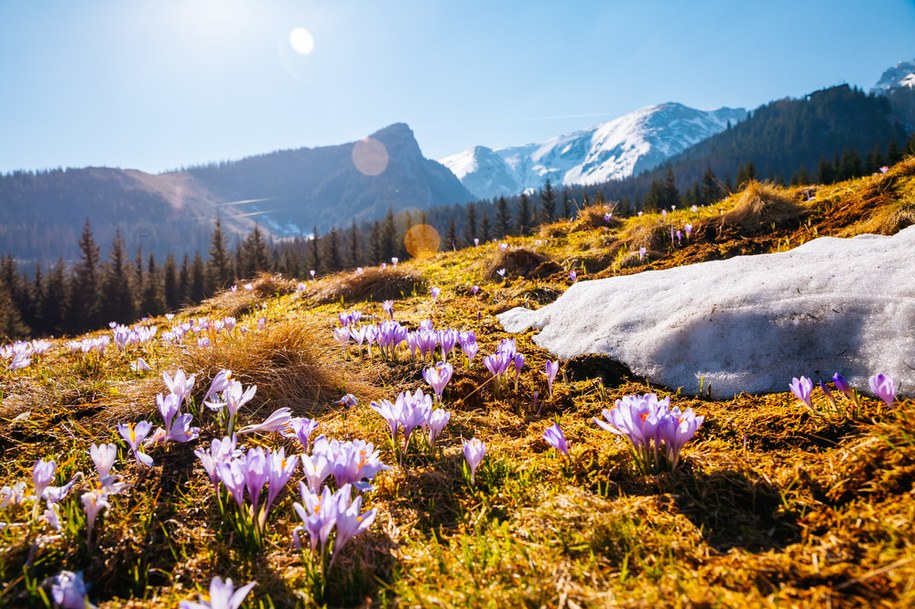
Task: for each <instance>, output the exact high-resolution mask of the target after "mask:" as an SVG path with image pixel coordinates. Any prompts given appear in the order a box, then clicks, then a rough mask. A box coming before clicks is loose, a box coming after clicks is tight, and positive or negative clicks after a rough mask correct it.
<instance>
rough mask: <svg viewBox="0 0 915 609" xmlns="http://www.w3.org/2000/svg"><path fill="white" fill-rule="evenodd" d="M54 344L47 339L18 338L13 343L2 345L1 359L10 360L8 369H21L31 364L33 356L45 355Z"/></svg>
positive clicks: (0, 350)
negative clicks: (23, 339)
mask: <svg viewBox="0 0 915 609" xmlns="http://www.w3.org/2000/svg"><path fill="white" fill-rule="evenodd" d="M52 346H54V344H53V343H52V342H50V341H47V340H41V339H35V340H32V341H22V340H17V341H16V342H14V343H13V344H11V345H3V346H2V347H0V359H5V360H7V361H8V362H9V363H8V364H7V365H6V369H7V370H21V369H23V368H27V367H28V366H29V365H31V363H32V358H34V357H38V356H41V355H44V354H45V353H47V352H48V351H49V350H50V349H51V347H52Z"/></svg>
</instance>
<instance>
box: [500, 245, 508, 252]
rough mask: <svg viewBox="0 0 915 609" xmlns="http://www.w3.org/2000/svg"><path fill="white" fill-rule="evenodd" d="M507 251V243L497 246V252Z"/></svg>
mask: <svg viewBox="0 0 915 609" xmlns="http://www.w3.org/2000/svg"><path fill="white" fill-rule="evenodd" d="M507 249H508V244H507V243H500V244H499V250H500V251H502V252H504V251H505V250H507Z"/></svg>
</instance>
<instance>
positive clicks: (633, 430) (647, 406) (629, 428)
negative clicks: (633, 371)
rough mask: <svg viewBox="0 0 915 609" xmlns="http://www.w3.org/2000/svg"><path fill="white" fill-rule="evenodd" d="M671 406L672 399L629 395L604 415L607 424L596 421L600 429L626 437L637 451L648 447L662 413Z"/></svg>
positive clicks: (653, 395)
mask: <svg viewBox="0 0 915 609" xmlns="http://www.w3.org/2000/svg"><path fill="white" fill-rule="evenodd" d="M669 405H670V398H664V399H663V400H660V401H659V400H658V396H657V395H655V394H653V393H648V394H645V395H627V396H624V397H623V398H622V399H621V400H617V401H616V405H615V406H614V407H613V408H612V409H610V410H607V409H606V408H605V409H604V410H603V412H602V414H603V416H604V419H606V421H607V422H604V421H601V420H599V419H594V422H595V423H597V424H598V425H599V426H600V427H602V428H604V429H606V430H607V431H609V432H610V433H614V434H617V435H620V436H624V437H626V438H628V439H629V441H630V442H632V445H633V446H634V447H635V449H636V450H637V451H641V450H642V449H645V448H647V447H648V445H649V443H650V441H651V439H652V437H653V436H654V434H655V431H656V430H657V427H658V424H659V423H660V416H659V414H660V412H661V411H662V409H663V410H666V409H667V408H668V406H669Z"/></svg>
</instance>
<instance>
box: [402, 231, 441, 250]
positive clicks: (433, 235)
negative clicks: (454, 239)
mask: <svg viewBox="0 0 915 609" xmlns="http://www.w3.org/2000/svg"><path fill="white" fill-rule="evenodd" d="M403 242H404V247H406V248H407V251H408V252H410V255H411V256H413V257H414V258H423V257H424V256H431V255H433V254H435V253H436V252H438V247H439V245H440V244H441V242H442V240H441V238H440V237H439V236H438V231H437V230H435V229H434V228H432V227H431V226H429V225H428V224H414V225H413V226H411V227H410V229H409V230H408V231H407V234H406V235H405V236H404V238H403Z"/></svg>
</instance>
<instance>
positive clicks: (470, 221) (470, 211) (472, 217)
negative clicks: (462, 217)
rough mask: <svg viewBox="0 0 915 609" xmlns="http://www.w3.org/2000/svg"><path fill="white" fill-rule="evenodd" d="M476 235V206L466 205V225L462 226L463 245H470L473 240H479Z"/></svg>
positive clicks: (472, 204)
mask: <svg viewBox="0 0 915 609" xmlns="http://www.w3.org/2000/svg"><path fill="white" fill-rule="evenodd" d="M479 237H480V236H479V235H478V234H477V206H476V205H475V204H474V203H468V204H467V223H466V224H465V225H464V243H466V244H467V245H470V244H472V243H473V240H474V239H479Z"/></svg>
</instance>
